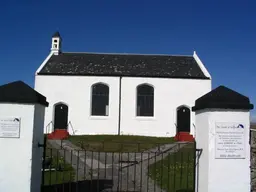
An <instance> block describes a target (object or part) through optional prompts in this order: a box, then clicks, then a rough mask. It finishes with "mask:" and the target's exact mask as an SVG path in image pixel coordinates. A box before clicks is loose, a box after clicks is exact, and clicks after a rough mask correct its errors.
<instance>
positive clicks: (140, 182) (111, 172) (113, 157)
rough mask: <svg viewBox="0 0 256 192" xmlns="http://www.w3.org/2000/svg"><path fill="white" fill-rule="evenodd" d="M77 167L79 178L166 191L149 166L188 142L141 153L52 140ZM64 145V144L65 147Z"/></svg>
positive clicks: (120, 188)
mask: <svg viewBox="0 0 256 192" xmlns="http://www.w3.org/2000/svg"><path fill="white" fill-rule="evenodd" d="M48 142H49V144H50V145H51V146H52V147H53V148H55V149H58V150H59V153H60V155H61V156H62V157H63V158H64V159H65V161H66V162H67V163H69V164H71V165H72V167H73V168H74V170H75V171H76V176H75V179H76V180H85V179H89V180H90V179H111V180H113V188H112V189H109V190H110V191H141V192H143V191H147V192H150V191H154V192H158V191H162V192H164V190H161V189H160V187H158V186H157V184H156V183H154V181H153V180H151V178H150V177H149V176H148V167H149V166H150V165H151V164H153V163H155V162H157V161H159V160H161V159H163V158H165V157H166V156H168V155H169V154H171V153H174V152H176V151H178V150H179V149H180V147H182V146H185V145H182V144H181V143H173V144H166V145H162V146H161V147H160V148H158V147H156V148H152V149H150V150H147V151H144V152H140V153H131V152H130V153H107V152H92V151H85V150H83V149H81V148H79V147H77V146H75V145H73V144H72V143H71V142H70V141H68V140H64V141H62V142H61V141H60V140H48ZM61 146H62V148H61Z"/></svg>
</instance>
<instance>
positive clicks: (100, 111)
mask: <svg viewBox="0 0 256 192" xmlns="http://www.w3.org/2000/svg"><path fill="white" fill-rule="evenodd" d="M108 104H109V87H108V86H107V85H105V84H103V83H97V84H94V85H92V105H91V115H93V116H108Z"/></svg>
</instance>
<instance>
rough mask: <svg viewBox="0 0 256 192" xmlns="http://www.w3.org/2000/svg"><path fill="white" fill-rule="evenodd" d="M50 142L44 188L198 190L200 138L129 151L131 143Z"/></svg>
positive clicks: (64, 191)
mask: <svg viewBox="0 0 256 192" xmlns="http://www.w3.org/2000/svg"><path fill="white" fill-rule="evenodd" d="M45 143H47V140H46V137H45ZM48 143H49V145H48V144H47V145H44V158H43V168H42V192H51V191H54V192H58V191H60V192H82V191H83V192H84V191H86V192H87V191H88V192H100V191H118V192H121V191H141V192H142V191H147V192H151V191H152V192H153V191H154V192H157V191H163V192H165V191H166V192H195V191H196V190H195V187H196V182H195V180H196V176H197V177H198V174H196V171H197V169H196V168H197V167H198V166H197V164H198V163H199V157H200V154H201V153H202V151H201V150H198V149H196V143H195V142H190V143H172V144H163V143H162V144H152V146H153V147H152V148H151V149H147V150H145V149H142V147H141V146H142V144H140V143H136V145H138V150H136V151H125V150H124V148H125V147H124V145H127V143H118V145H120V150H118V151H108V150H106V148H107V146H108V143H107V142H105V143H104V144H103V147H102V148H101V150H99V149H98V150H93V149H92V148H88V147H87V148H83V147H81V146H80V147H79V148H78V147H74V146H73V145H72V144H71V143H70V142H69V141H66V140H63V141H54V140H51V141H50V140H49V141H48ZM130 145H131V144H130ZM133 145H135V144H134V143H133ZM104 148H105V149H104Z"/></svg>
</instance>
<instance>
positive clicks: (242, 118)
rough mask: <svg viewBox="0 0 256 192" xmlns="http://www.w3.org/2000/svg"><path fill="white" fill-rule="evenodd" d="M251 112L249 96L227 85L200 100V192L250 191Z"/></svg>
mask: <svg viewBox="0 0 256 192" xmlns="http://www.w3.org/2000/svg"><path fill="white" fill-rule="evenodd" d="M250 109H253V105H252V104H250V101H249V99H248V98H247V97H245V96H243V95H241V94H239V93H237V92H235V91H233V90H231V89H228V88H226V87H224V86H219V87H218V88H216V89H214V90H212V91H211V92H209V93H207V94H206V95H204V96H202V97H200V98H199V99H197V100H196V102H195V106H194V107H193V108H192V110H193V111H195V114H196V116H195V123H196V134H195V135H196V138H195V140H196V142H197V148H198V149H203V151H202V154H201V156H200V159H199V164H198V165H197V166H199V167H198V169H197V170H198V173H197V174H198V175H197V179H198V180H197V181H196V186H197V191H198V192H249V191H250V144H249V131H250V130H249V128H250V112H249V111H250Z"/></svg>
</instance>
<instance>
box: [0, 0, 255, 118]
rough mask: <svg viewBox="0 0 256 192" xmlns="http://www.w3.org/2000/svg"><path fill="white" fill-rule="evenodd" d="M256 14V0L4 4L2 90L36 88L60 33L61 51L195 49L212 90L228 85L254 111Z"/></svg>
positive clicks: (1, 10) (0, 56) (1, 20)
mask: <svg viewBox="0 0 256 192" xmlns="http://www.w3.org/2000/svg"><path fill="white" fill-rule="evenodd" d="M255 8H256V2H255V1H253V0H250V1H248V0H240V1H237V0H225V1H220V0H214V1H210V0H208V1H206V0H204V1H203V0H198V1H197V0H194V1H191V0H186V1H185V0H176V1H172V0H168V1H161V0H159V1H150V0H147V1H139V0H136V1H135V0H129V1H122V0H108V1H105V0H102V1H97V0H94V1H87V0H84V1H75V0H73V1H65V0H62V1H47V0H45V1H31V0H30V1H22V0H20V1H3V2H1V6H0V24H1V27H0V45H1V51H0V64H1V75H0V84H4V83H7V82H11V81H14V80H23V81H24V82H26V83H28V84H29V85H31V86H34V73H35V71H36V69H37V68H38V67H39V65H40V64H41V62H42V61H43V60H44V59H45V57H46V56H47V55H48V53H49V51H50V44H51V35H52V34H53V33H54V32H55V31H56V30H58V31H60V33H61V35H62V38H63V51H73V52H76V51H77V52H117V53H124V52H126V53H147V54H151V53H155V54H157V53H160V54H178V55H182V54H185V55H191V54H192V53H193V51H194V50H195V51H196V52H197V54H198V55H199V57H200V58H201V60H202V61H203V62H204V64H205V66H206V67H207V69H208V70H209V72H210V73H211V75H212V78H213V88H215V87H217V86H219V85H225V86H227V87H229V88H232V89H234V90H236V91H238V92H240V93H242V94H244V95H246V96H249V97H250V99H251V102H252V103H253V104H256V91H255V82H256V81H255V80H256V75H255V71H256V62H255V59H254V58H255V53H256V12H255ZM252 112H253V114H255V116H256V111H255V110H253V111H252ZM255 119H256V118H255Z"/></svg>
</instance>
